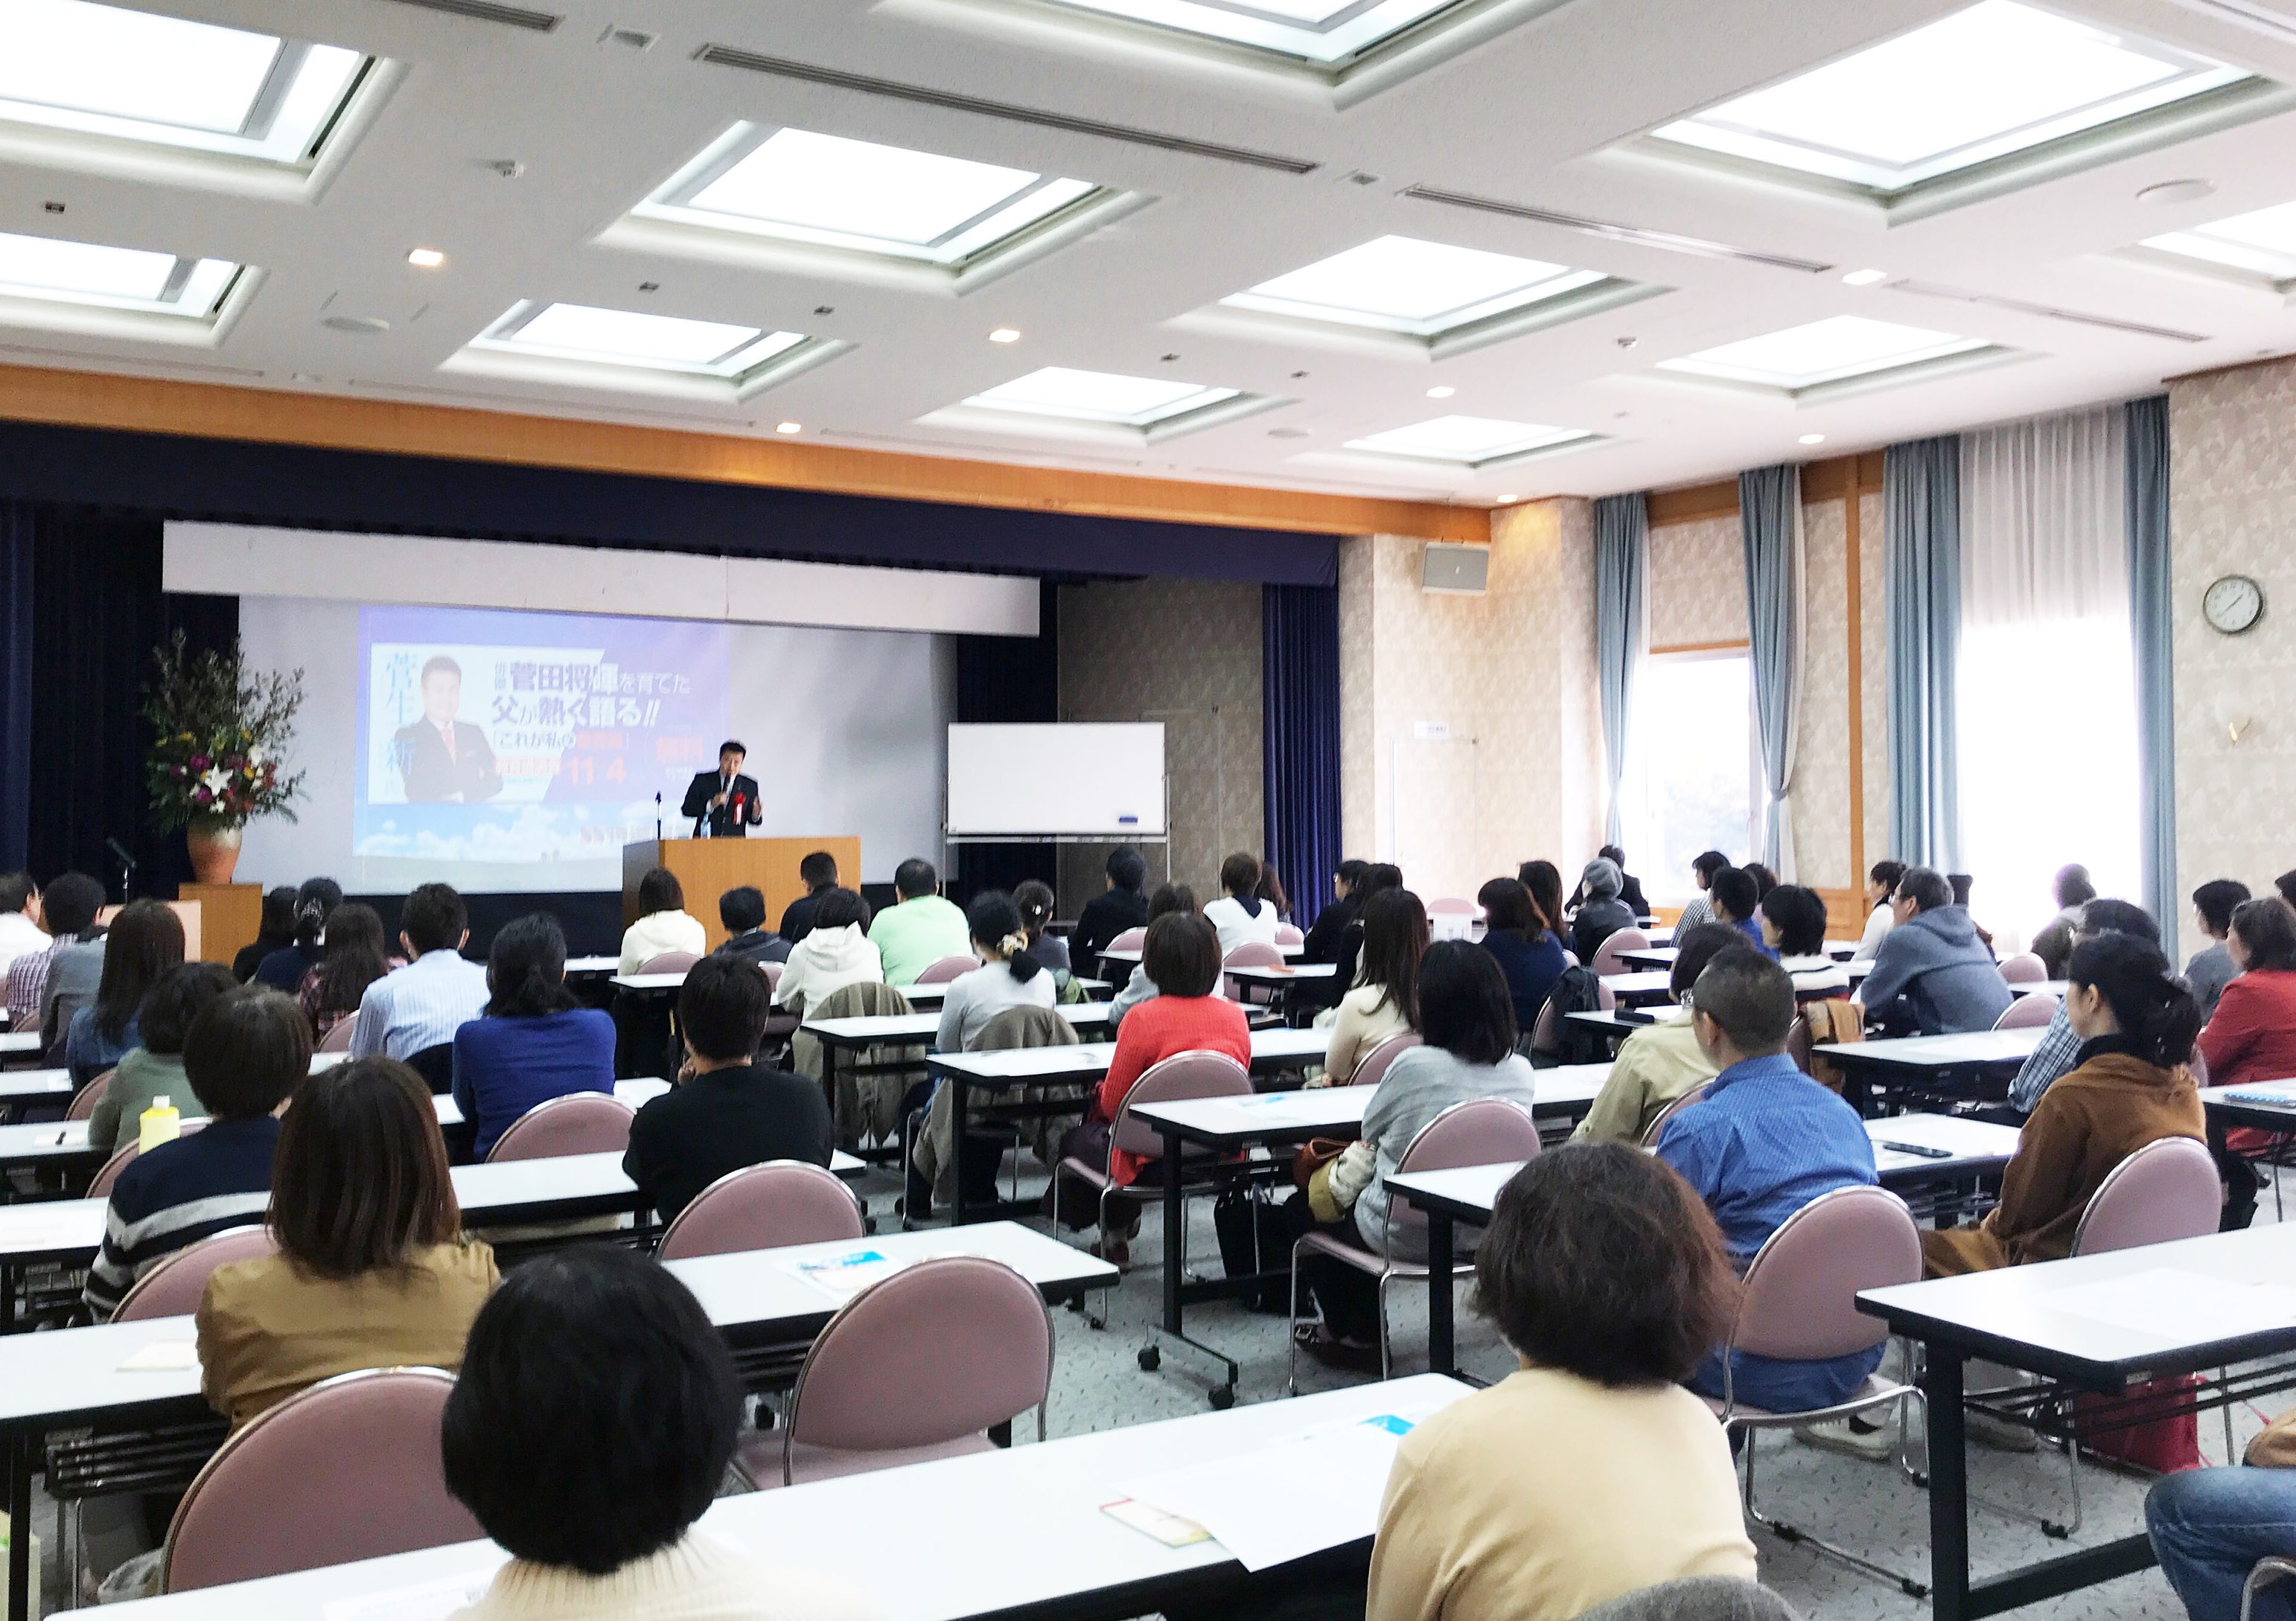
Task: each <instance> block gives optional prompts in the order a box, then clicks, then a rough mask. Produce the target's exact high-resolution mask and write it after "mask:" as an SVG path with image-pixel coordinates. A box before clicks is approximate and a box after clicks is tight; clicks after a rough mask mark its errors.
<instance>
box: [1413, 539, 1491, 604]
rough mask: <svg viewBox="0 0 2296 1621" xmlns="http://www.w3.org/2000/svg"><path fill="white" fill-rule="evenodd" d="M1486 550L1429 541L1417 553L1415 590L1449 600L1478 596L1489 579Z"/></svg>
mask: <svg viewBox="0 0 2296 1621" xmlns="http://www.w3.org/2000/svg"><path fill="white" fill-rule="evenodd" d="M1490 573H1491V549H1490V548H1489V547H1488V546H1466V545H1455V544H1451V543H1450V542H1447V541H1440V540H1431V541H1429V542H1428V543H1427V544H1426V546H1425V548H1424V549H1423V550H1422V551H1421V552H1420V553H1419V589H1420V590H1422V591H1436V592H1441V593H1444V594H1447V595H1451V596H1480V595H1482V594H1483V588H1484V585H1486V584H1487V583H1488V580H1489V578H1490Z"/></svg>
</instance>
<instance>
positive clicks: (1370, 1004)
mask: <svg viewBox="0 0 2296 1621" xmlns="http://www.w3.org/2000/svg"><path fill="white" fill-rule="evenodd" d="M1426 953H1427V909H1426V908H1425V907H1424V906H1423V905H1420V904H1419V897H1418V896H1415V895H1414V894H1413V893H1412V892H1411V891H1410V890H1408V889H1382V890H1381V891H1379V892H1378V893H1377V894H1375V895H1374V896H1372V897H1371V898H1370V899H1369V900H1367V901H1365V903H1364V908H1363V954H1362V955H1361V957H1360V958H1359V959H1358V960H1357V968H1356V978H1355V985H1354V986H1353V987H1352V988H1351V989H1349V992H1348V994H1347V995H1344V996H1342V997H1341V998H1340V1012H1339V1017H1338V1018H1337V1019H1333V1021H1332V1039H1331V1042H1330V1044H1329V1045H1327V1046H1326V1047H1325V1048H1324V1084H1325V1085H1332V1086H1344V1085H1347V1083H1348V1080H1349V1077H1352V1076H1353V1075H1354V1074H1355V1072H1356V1066H1357V1064H1360V1063H1361V1062H1363V1060H1365V1058H1367V1057H1369V1056H1370V1055H1371V1051H1372V1049H1373V1048H1374V1047H1376V1046H1378V1045H1379V1044H1380V1043H1382V1042H1383V1041H1385V1040H1386V1039H1387V1038H1388V1037H1389V1036H1398V1035H1400V1034H1402V1033H1403V1032H1404V1031H1406V1030H1415V1029H1417V1028H1418V1027H1419V959H1420V958H1421V957H1423V956H1424V955H1425V954H1426Z"/></svg>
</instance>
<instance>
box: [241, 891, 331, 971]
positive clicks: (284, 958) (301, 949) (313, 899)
mask: <svg viewBox="0 0 2296 1621" xmlns="http://www.w3.org/2000/svg"><path fill="white" fill-rule="evenodd" d="M342 904H343V887H342V886H341V885H340V884H339V883H337V882H336V881H335V880H333V879H332V878H307V879H305V880H303V884H302V887H301V888H299V889H297V890H296V891H295V937H294V938H293V939H291V940H290V941H289V942H288V943H287V944H286V945H284V946H281V947H280V948H279V949H278V950H277V951H275V952H273V953H272V954H270V955H269V956H267V957H266V958H264V959H263V961H262V962H261V964H260V965H258V967H257V969H256V970H255V978H256V979H257V980H258V981H260V982H261V983H263V984H265V985H267V986H269V987H271V988H272V989H273V990H275V991H283V992H284V993H286V994H287V995H290V996H292V995H294V994H295V990H296V987H299V986H300V985H301V984H302V983H303V976H304V975H305V974H307V973H309V972H310V971H311V970H313V969H315V968H316V967H317V966H318V965H319V952H320V947H321V946H323V945H324V944H325V941H326V937H327V920H328V919H329V918H331V917H332V916H334V914H335V908H336V907H338V906H340V905H342Z"/></svg>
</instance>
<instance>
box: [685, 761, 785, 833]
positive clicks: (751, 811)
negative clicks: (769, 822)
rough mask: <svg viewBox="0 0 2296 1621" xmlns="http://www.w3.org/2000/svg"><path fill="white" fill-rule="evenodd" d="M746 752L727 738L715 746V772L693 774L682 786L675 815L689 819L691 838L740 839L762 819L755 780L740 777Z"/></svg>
mask: <svg viewBox="0 0 2296 1621" xmlns="http://www.w3.org/2000/svg"><path fill="white" fill-rule="evenodd" d="M749 753H750V751H749V750H748V749H744V748H743V747H742V745H741V744H740V743H738V742H736V741H734V740H733V739H731V738H728V739H727V740H726V741H725V742H723V743H721V744H719V745H718V747H717V770H715V771H697V772H695V773H694V774H693V782H690V783H688V784H687V785H686V789H685V806H684V808H683V809H682V810H681V812H680V813H679V814H680V815H687V816H691V817H693V821H694V828H693V836H694V837H695V838H696V839H700V838H701V837H703V836H704V833H705V829H706V832H707V836H708V837H709V838H711V839H742V838H746V837H748V836H749V831H750V829H751V828H753V827H755V826H757V825H758V823H760V822H763V821H764V820H765V819H766V815H765V812H764V811H762V810H760V809H759V808H758V780H757V778H755V777H745V776H743V775H742V761H743V760H744V759H746V758H748V757H749Z"/></svg>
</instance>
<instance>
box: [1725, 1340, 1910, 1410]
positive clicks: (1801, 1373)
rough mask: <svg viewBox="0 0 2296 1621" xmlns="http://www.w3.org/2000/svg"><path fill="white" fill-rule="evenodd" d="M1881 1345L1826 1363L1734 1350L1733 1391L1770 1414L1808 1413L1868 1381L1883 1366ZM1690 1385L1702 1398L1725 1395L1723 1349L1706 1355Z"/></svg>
mask: <svg viewBox="0 0 2296 1621" xmlns="http://www.w3.org/2000/svg"><path fill="white" fill-rule="evenodd" d="M1883 1349H1884V1347H1882V1346H1875V1347H1874V1348H1873V1349H1872V1350H1870V1351H1853V1352H1851V1353H1850V1354H1849V1355H1847V1356H1835V1357H1832V1358H1829V1359H1827V1360H1825V1361H1823V1362H1795V1361H1789V1360H1786V1359H1784V1358H1782V1357H1775V1356H1756V1355H1752V1354H1751V1353H1750V1352H1746V1351H1739V1352H1735V1353H1734V1354H1733V1356H1732V1360H1731V1363H1730V1389H1731V1394H1732V1395H1733V1396H1734V1398H1735V1399H1736V1400H1737V1402H1738V1403H1739V1404H1740V1405H1741V1406H1746V1407H1760V1408H1763V1409H1765V1410H1766V1411H1767V1412H1809V1411H1811V1410H1812V1409H1814V1408H1819V1407H1831V1406H1833V1404H1834V1403H1836V1402H1840V1401H1845V1400H1847V1399H1848V1398H1849V1396H1850V1395H1851V1394H1852V1393H1854V1392H1855V1391H1856V1390H1857V1388H1858V1387H1859V1386H1860V1385H1862V1384H1864V1383H1865V1382H1866V1375H1867V1374H1869V1373H1871V1372H1873V1371H1874V1369H1876V1368H1878V1367H1880V1366H1881V1365H1882V1350H1883ZM1690 1388H1692V1389H1693V1390H1695V1391H1696V1392H1698V1394H1699V1395H1701V1396H1712V1397H1713V1398H1714V1399H1715V1400H1716V1401H1720V1400H1721V1399H1722V1353H1721V1352H1719V1351H1713V1352H1710V1353H1709V1354H1708V1355H1707V1358H1706V1360H1705V1361H1704V1362H1702V1363H1700V1364H1699V1366H1698V1371H1696V1372H1695V1373H1693V1374H1692V1375H1691V1376H1690Z"/></svg>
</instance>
